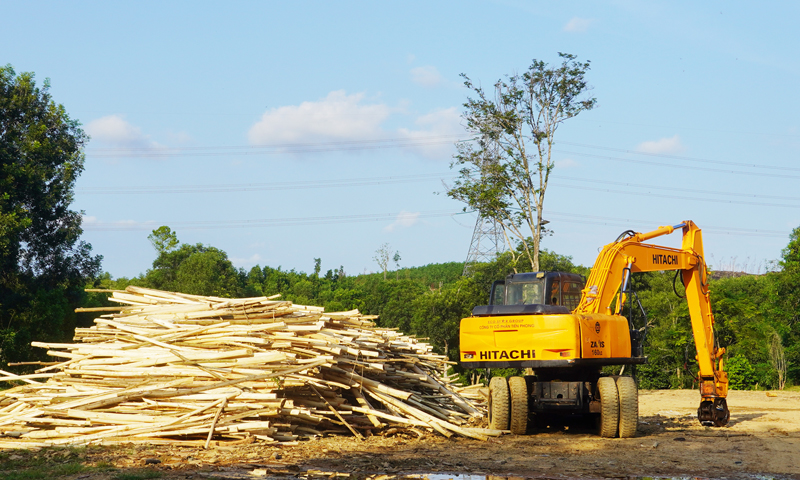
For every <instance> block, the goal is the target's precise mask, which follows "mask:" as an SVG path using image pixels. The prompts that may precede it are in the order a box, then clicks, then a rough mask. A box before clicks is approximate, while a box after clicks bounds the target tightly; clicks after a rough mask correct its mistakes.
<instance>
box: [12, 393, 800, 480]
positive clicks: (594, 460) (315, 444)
mask: <svg viewBox="0 0 800 480" xmlns="http://www.w3.org/2000/svg"><path fill="white" fill-rule="evenodd" d="M699 403H700V396H699V393H698V392H697V391H690V390H659V391H642V392H640V401H639V408H640V422H641V424H640V426H639V432H638V434H637V436H636V437H634V438H627V439H601V438H599V437H597V436H596V435H595V434H594V432H593V430H591V429H589V428H587V427H586V426H584V425H582V424H581V423H573V424H569V423H567V424H562V425H553V426H551V428H548V429H546V430H539V431H535V432H531V434H530V435H526V436H512V435H506V436H502V437H500V438H495V439H491V440H490V441H488V442H481V441H476V440H470V439H465V438H450V439H447V438H443V437H441V436H434V435H427V436H425V437H423V438H416V436H415V435H411V434H403V433H398V434H395V435H394V436H389V437H386V436H374V437H370V438H367V439H366V440H364V441H360V440H357V439H355V438H352V437H329V438H321V439H318V440H312V441H308V442H301V443H300V444H298V445H294V446H266V445H259V444H250V445H242V446H236V447H216V448H210V449H208V450H203V449H200V448H189V447H174V446H121V447H120V446H118V447H89V448H87V449H79V450H74V449H73V450H64V449H62V450H53V449H45V450H41V451H38V452H26V451H15V452H10V453H6V454H4V462H3V463H6V461H7V460H8V459H9V458H12V459H13V462H14V465H21V464H24V463H25V461H26V460H27V459H30V460H31V461H32V462H33V461H34V460H35V461H41V457H42V456H48V458H53V459H55V460H54V461H56V462H58V461H62V460H63V458H66V457H77V458H78V459H79V460H80V461H81V462H83V463H84V464H85V465H88V466H96V465H101V466H105V468H100V469H92V470H88V471H84V472H81V473H80V474H76V475H72V476H71V478H75V479H81V480H83V479H87V480H102V479H114V478H121V477H120V474H121V473H122V472H129V473H132V474H134V477H133V478H156V477H160V478H164V479H183V478H197V479H205V478H229V479H236V478H250V479H258V478H292V477H294V478H322V477H325V478H333V477H335V475H333V476H332V473H333V472H339V473H340V475H339V476H346V475H354V476H355V477H356V478H367V477H369V478H373V479H378V480H383V479H386V478H391V477H393V476H397V477H403V476H406V475H409V474H420V473H443V474H449V475H452V474H469V475H487V476H488V475H491V476H499V477H509V476H514V477H532V478H580V477H583V478H619V477H626V478H627V477H653V476H655V477H686V476H691V477H706V478H722V477H727V478H744V477H752V476H753V475H763V476H766V477H779V478H798V479H800V392H763V391H760V392H742V391H732V392H730V395H729V397H728V405H729V407H730V410H731V420H730V423H729V424H728V426H727V427H724V428H709V427H703V426H701V425H700V424H699V423H698V422H697V419H696V410H697V406H698V405H699ZM0 470H6V468H4V467H3V465H2V464H0ZM382 474H386V475H389V476H391V477H378V476H377V475H382ZM445 478H448V477H445Z"/></svg>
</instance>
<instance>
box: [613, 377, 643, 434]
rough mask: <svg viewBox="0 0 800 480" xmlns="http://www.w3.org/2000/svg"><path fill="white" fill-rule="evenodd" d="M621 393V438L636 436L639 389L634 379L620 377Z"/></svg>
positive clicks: (618, 380)
mask: <svg viewBox="0 0 800 480" xmlns="http://www.w3.org/2000/svg"><path fill="white" fill-rule="evenodd" d="M617 392H618V393H619V438H631V437H633V436H635V435H636V429H637V427H638V426H639V389H638V388H637V387H636V381H634V379H633V377H618V378H617Z"/></svg>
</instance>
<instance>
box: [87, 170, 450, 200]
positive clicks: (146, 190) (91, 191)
mask: <svg viewBox="0 0 800 480" xmlns="http://www.w3.org/2000/svg"><path fill="white" fill-rule="evenodd" d="M455 175H456V173H455V172H449V173H445V174H440V173H422V174H417V175H392V176H387V177H366V178H348V179H340V180H312V181H307V180H304V181H302V182H269V183H227V184H205V185H153V186H118V187H114V186H110V187H86V188H80V189H77V190H76V191H77V193H80V194H82V195H144V194H146V195H153V194H175V193H203V194H206V193H229V192H252V191H272V190H307V189H321V188H340V187H363V186H369V185H386V184H395V183H414V182H424V181H431V180H438V179H441V178H442V177H453V176H455Z"/></svg>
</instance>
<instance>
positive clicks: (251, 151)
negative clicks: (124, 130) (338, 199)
mask: <svg viewBox="0 0 800 480" xmlns="http://www.w3.org/2000/svg"><path fill="white" fill-rule="evenodd" d="M462 137H463V135H435V136H429V137H418V138H388V139H374V140H348V141H338V142H317V143H285V144H271V145H231V146H209V147H155V146H153V147H123V148H93V149H87V151H86V154H87V155H88V156H90V157H92V158H120V157H122V158H124V157H137V158H164V157H186V156H192V157H209V156H229V155H276V154H288V153H321V152H335V151H352V150H376V149H385V148H404V147H405V148H407V147H424V146H431V145H445V144H452V143H455V142H456V141H459V139H460V138H462Z"/></svg>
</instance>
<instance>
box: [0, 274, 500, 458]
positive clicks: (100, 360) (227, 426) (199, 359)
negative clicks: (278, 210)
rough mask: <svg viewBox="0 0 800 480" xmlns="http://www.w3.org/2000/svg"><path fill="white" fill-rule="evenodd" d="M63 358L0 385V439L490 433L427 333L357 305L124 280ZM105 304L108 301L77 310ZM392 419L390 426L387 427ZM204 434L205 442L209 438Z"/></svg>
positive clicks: (51, 350)
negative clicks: (332, 306) (382, 320)
mask: <svg viewBox="0 0 800 480" xmlns="http://www.w3.org/2000/svg"><path fill="white" fill-rule="evenodd" d="M109 293H111V296H110V300H112V301H116V302H118V303H121V304H123V307H122V308H121V309H117V310H114V311H113V313H104V314H103V315H101V316H100V317H99V318H96V319H95V320H94V323H95V325H94V326H92V327H90V328H77V329H76V330H75V338H74V340H75V342H77V343H42V342H34V343H33V345H34V346H37V347H42V348H46V349H48V352H47V353H48V354H49V355H51V356H53V357H56V358H58V359H60V360H61V361H60V362H59V363H56V364H51V363H48V364H46V366H43V367H42V368H39V369H38V370H36V371H35V372H34V373H32V374H24V375H16V374H13V373H10V372H0V381H3V382H15V383H22V385H19V386H16V387H14V388H11V389H9V390H5V391H3V392H0V435H2V437H5V438H0V448H38V447H43V446H53V445H87V444H117V443H145V444H179V445H180V444H184V445H199V446H205V447H206V448H208V447H209V446H210V445H216V444H220V443H226V444H240V443H249V442H254V441H256V442H268V443H277V442H295V441H297V440H303V439H308V438H312V437H315V436H322V435H327V434H352V435H355V436H357V437H359V438H360V437H363V436H367V435H372V434H379V433H380V432H382V431H386V430H389V429H397V428H409V429H410V428H415V429H424V430H428V431H435V432H438V433H440V434H442V435H445V436H447V437H450V436H453V435H459V436H465V437H471V438H475V439H481V440H486V439H487V438H488V437H489V436H497V435H500V434H501V432H500V431H497V430H488V429H483V428H473V427H470V426H469V425H471V424H473V423H474V420H476V419H480V418H481V417H483V412H482V411H481V409H480V408H479V407H478V406H477V405H478V404H477V403H475V402H474V401H473V400H472V399H471V398H470V397H473V398H474V397H475V394H474V389H470V388H469V387H468V388H467V389H466V390H463V391H464V393H465V395H462V394H461V393H460V391H461V390H462V389H459V388H458V387H457V386H455V385H453V384H451V383H450V378H446V377H443V376H442V375H441V372H443V371H445V370H446V367H447V365H448V363H449V362H447V359H446V357H444V356H442V355H437V354H435V353H434V352H433V348H432V347H431V345H429V344H427V343H425V342H422V341H419V340H418V339H416V338H414V337H411V336H407V335H404V334H402V333H400V332H397V331H395V330H392V329H384V328H378V327H376V326H375V324H374V322H373V320H374V319H375V318H377V317H374V316H369V315H361V314H360V313H359V312H358V311H357V310H353V311H348V312H335V313H326V312H324V309H323V308H321V307H314V306H307V305H295V304H292V302H289V301H281V300H279V299H278V298H277V297H278V296H277V295H276V296H272V297H257V298H240V299H228V298H218V297H208V296H198V295H188V294H182V293H175V292H165V291H160V290H153V289H147V288H140V287H134V286H130V287H128V288H126V289H125V290H124V291H119V290H114V291H109ZM78 310H83V311H99V312H110V310H108V309H105V310H97V309H78ZM392 431H396V430H392ZM212 439H213V440H214V443H212Z"/></svg>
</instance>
